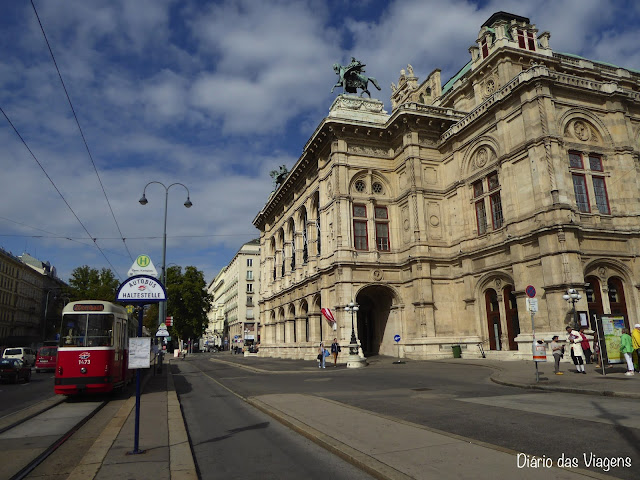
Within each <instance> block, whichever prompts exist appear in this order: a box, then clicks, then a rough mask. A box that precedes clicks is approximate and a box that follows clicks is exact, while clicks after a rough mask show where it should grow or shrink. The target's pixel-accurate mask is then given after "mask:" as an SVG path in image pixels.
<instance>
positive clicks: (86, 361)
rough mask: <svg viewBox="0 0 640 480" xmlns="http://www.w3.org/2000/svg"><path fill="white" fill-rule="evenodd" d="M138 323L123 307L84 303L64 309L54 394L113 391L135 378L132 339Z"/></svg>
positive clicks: (73, 303)
mask: <svg viewBox="0 0 640 480" xmlns="http://www.w3.org/2000/svg"><path fill="white" fill-rule="evenodd" d="M137 330H138V321H137V319H135V318H133V317H131V316H129V315H128V314H127V311H126V309H125V308H124V307H121V306H119V305H115V304H113V303H110V302H104V301H101V300H82V301H80V302H72V303H69V304H67V305H66V306H65V307H64V309H63V310H62V326H61V329H60V341H59V343H58V360H57V363H56V376H55V383H54V391H55V393H57V394H62V395H77V394H80V393H102V392H111V391H112V390H114V389H116V388H120V387H123V386H124V385H125V384H127V383H129V382H130V381H131V379H132V378H133V371H132V370H129V368H128V363H127V362H128V358H129V356H128V353H129V352H128V349H129V337H135V336H137Z"/></svg>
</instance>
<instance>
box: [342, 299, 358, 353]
mask: <svg viewBox="0 0 640 480" xmlns="http://www.w3.org/2000/svg"><path fill="white" fill-rule="evenodd" d="M358 310H360V306H359V305H358V304H357V303H354V302H353V301H351V302H349V304H348V305H347V306H346V307H344V311H345V312H348V313H351V343H349V353H350V354H352V355H357V354H358V339H357V338H356V330H355V327H354V325H353V314H354V313H357V312H358Z"/></svg>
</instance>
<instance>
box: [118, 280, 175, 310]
mask: <svg viewBox="0 0 640 480" xmlns="http://www.w3.org/2000/svg"><path fill="white" fill-rule="evenodd" d="M116 300H117V301H118V302H136V303H157V302H164V301H166V300H167V291H166V290H165V288H164V285H163V284H162V283H160V281H159V280H158V279H156V278H154V277H152V276H150V275H135V276H133V277H129V278H127V279H126V280H125V281H124V282H122V283H121V284H120V286H119V287H118V291H117V293H116Z"/></svg>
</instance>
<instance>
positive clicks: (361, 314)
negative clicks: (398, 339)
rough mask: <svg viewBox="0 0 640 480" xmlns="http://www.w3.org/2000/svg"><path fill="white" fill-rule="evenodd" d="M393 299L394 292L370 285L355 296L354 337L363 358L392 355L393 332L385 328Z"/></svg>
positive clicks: (384, 287) (394, 297) (386, 288)
mask: <svg viewBox="0 0 640 480" xmlns="http://www.w3.org/2000/svg"><path fill="white" fill-rule="evenodd" d="M395 299H396V295H395V292H394V291H393V290H391V289H390V288H389V287H386V286H384V285H370V286H368V287H365V288H363V289H362V290H360V292H359V293H358V295H357V296H356V303H357V304H358V305H359V306H360V309H359V310H358V314H357V325H356V335H357V337H358V340H359V341H360V345H361V347H362V352H363V353H364V355H365V356H372V355H378V354H385V355H392V354H393V332H391V331H390V329H389V328H387V327H388V322H389V317H390V315H391V312H392V310H393V305H394V303H397V302H395ZM354 322H356V318H355V316H354ZM398 330H399V326H398ZM396 333H398V332H396Z"/></svg>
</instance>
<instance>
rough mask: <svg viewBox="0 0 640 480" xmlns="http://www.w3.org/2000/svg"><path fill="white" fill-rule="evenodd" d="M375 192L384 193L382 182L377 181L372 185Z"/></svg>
mask: <svg viewBox="0 0 640 480" xmlns="http://www.w3.org/2000/svg"><path fill="white" fill-rule="evenodd" d="M371 187H372V190H373V193H382V184H381V183H378V182H375V183H374V184H373V185H372V186H371Z"/></svg>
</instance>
